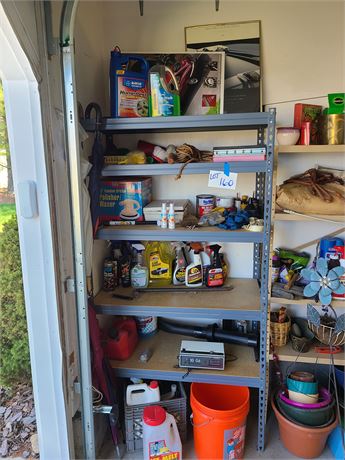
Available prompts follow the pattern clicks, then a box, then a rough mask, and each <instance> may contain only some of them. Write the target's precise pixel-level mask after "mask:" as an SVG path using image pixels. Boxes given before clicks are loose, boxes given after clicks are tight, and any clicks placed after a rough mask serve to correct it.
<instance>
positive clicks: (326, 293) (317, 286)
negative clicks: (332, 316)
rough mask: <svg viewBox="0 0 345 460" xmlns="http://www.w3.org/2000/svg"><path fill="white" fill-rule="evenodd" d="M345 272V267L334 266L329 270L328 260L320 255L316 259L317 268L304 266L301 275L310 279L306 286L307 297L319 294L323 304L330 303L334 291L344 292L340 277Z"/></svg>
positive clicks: (304, 292) (337, 292)
mask: <svg viewBox="0 0 345 460" xmlns="http://www.w3.org/2000/svg"><path fill="white" fill-rule="evenodd" d="M344 273H345V268H344V267H340V266H339V267H334V268H332V269H331V270H328V264H327V260H326V259H324V258H322V257H320V258H319V259H317V261H316V268H304V269H303V270H302V271H301V275H302V276H303V278H305V279H306V280H308V281H310V282H309V284H307V285H306V286H305V288H304V291H303V294H304V295H305V297H315V296H316V294H318V296H319V300H320V302H321V304H322V305H329V304H330V303H331V301H332V293H334V294H344V293H345V286H344V285H343V284H341V282H340V280H339V277H340V276H342V275H343V274H344Z"/></svg>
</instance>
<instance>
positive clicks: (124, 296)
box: [112, 291, 138, 300]
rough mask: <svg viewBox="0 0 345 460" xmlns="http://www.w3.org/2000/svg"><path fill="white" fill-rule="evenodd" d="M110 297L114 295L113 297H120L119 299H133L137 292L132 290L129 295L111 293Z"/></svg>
mask: <svg viewBox="0 0 345 460" xmlns="http://www.w3.org/2000/svg"><path fill="white" fill-rule="evenodd" d="M112 297H114V298H115V299H121V300H134V299H135V298H136V297H138V292H137V291H133V292H132V294H131V295H126V294H113V295H112Z"/></svg>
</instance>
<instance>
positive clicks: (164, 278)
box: [145, 241, 174, 287]
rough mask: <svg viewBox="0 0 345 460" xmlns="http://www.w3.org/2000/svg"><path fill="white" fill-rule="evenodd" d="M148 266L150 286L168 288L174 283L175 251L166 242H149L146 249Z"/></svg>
mask: <svg viewBox="0 0 345 460" xmlns="http://www.w3.org/2000/svg"><path fill="white" fill-rule="evenodd" d="M145 259H146V266H147V267H148V269H149V284H150V286H155V287H159V286H167V285H169V284H171V283H172V263H173V260H174V251H173V248H172V246H171V244H170V243H168V242H166V241H149V242H148V243H147V244H146V248H145Z"/></svg>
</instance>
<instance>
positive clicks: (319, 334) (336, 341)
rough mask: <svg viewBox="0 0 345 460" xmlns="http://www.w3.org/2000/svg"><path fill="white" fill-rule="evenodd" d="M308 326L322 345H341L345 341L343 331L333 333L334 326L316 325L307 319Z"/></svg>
mask: <svg viewBox="0 0 345 460" xmlns="http://www.w3.org/2000/svg"><path fill="white" fill-rule="evenodd" d="M308 327H309V329H310V330H311V331H312V332H313V333H314V334H315V336H316V338H317V339H318V340H319V341H320V342H321V343H323V344H324V345H330V346H341V345H344V343H345V331H340V332H337V333H334V327H330V326H326V325H324V324H320V326H316V325H315V324H313V323H312V322H311V321H308Z"/></svg>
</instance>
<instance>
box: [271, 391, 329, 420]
mask: <svg viewBox="0 0 345 460" xmlns="http://www.w3.org/2000/svg"><path fill="white" fill-rule="evenodd" d="M277 404H278V407H279V409H280V410H281V411H284V414H286V415H287V416H288V417H289V419H292V420H294V421H295V422H296V423H300V424H302V425H304V426H310V427H317V426H327V424H328V423H330V422H331V420H332V418H333V416H334V405H335V400H334V398H333V399H332V401H331V403H330V404H329V405H328V406H325V407H321V408H320V409H302V408H299V407H294V406H290V405H289V404H287V403H286V402H284V401H283V400H281V399H280V398H279V397H277Z"/></svg>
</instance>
